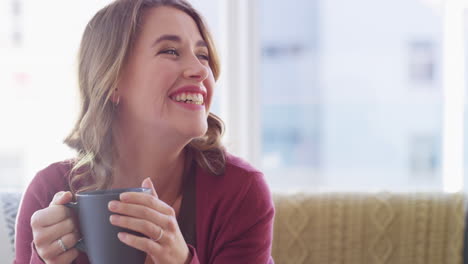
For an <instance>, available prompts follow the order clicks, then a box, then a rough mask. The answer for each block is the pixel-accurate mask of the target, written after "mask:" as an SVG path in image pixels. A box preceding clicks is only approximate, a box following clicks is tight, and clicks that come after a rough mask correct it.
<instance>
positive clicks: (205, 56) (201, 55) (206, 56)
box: [197, 54, 210, 61]
mask: <svg viewBox="0 0 468 264" xmlns="http://www.w3.org/2000/svg"><path fill="white" fill-rule="evenodd" d="M197 56H198V58H199V59H202V60H207V61H209V60H210V57H209V56H208V55H206V54H198V55H197Z"/></svg>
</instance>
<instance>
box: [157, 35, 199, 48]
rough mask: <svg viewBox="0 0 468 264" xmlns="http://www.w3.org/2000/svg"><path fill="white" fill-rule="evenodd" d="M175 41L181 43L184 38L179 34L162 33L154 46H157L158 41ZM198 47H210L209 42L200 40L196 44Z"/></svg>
mask: <svg viewBox="0 0 468 264" xmlns="http://www.w3.org/2000/svg"><path fill="white" fill-rule="evenodd" d="M167 40H168V41H173V42H178V43H181V42H182V39H181V38H180V37H179V36H177V35H162V36H160V37H159V38H157V39H156V40H155V41H154V42H153V45H152V47H154V46H156V45H157V44H158V43H160V42H162V41H167ZM196 46H197V47H206V48H208V44H207V43H206V42H205V41H204V40H199V41H198V42H197V44H196Z"/></svg>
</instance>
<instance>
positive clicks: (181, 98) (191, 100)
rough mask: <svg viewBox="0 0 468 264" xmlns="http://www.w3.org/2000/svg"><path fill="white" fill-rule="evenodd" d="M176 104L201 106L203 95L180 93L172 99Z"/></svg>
mask: <svg viewBox="0 0 468 264" xmlns="http://www.w3.org/2000/svg"><path fill="white" fill-rule="evenodd" d="M172 99H173V100H175V101H177V102H184V103H186V104H197V105H202V104H203V95H202V94H200V93H180V94H178V95H176V96H173V97H172Z"/></svg>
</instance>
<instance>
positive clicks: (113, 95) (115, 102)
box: [112, 89, 120, 106]
mask: <svg viewBox="0 0 468 264" xmlns="http://www.w3.org/2000/svg"><path fill="white" fill-rule="evenodd" d="M118 90H119V89H115V91H114V93H113V94H112V97H113V101H114V105H115V106H118V105H119V103H120V95H118V97H117V100H115V95H116V93H117V91H118Z"/></svg>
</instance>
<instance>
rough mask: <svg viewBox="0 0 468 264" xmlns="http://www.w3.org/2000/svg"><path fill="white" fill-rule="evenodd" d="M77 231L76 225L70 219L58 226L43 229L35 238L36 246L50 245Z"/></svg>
mask: <svg viewBox="0 0 468 264" xmlns="http://www.w3.org/2000/svg"><path fill="white" fill-rule="evenodd" d="M74 231H76V228H75V224H74V223H73V220H72V219H71V218H68V219H66V220H64V221H62V222H59V223H58V224H55V225H52V226H49V227H46V228H43V229H41V230H40V232H37V234H36V235H35V236H34V243H35V244H36V245H39V246H42V245H50V244H51V243H52V242H53V241H55V240H57V239H59V238H61V237H62V236H64V235H66V234H68V233H71V232H74Z"/></svg>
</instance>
